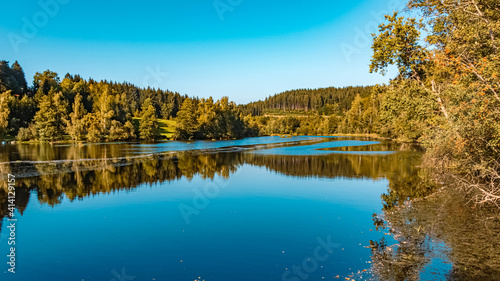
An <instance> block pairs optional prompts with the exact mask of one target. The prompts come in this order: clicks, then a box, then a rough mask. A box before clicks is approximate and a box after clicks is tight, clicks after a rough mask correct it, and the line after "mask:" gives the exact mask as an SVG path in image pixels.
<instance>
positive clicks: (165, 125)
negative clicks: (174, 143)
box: [133, 117, 177, 139]
mask: <svg viewBox="0 0 500 281" xmlns="http://www.w3.org/2000/svg"><path fill="white" fill-rule="evenodd" d="M133 120H134V125H135V126H136V127H137V128H139V122H140V121H141V118H138V117H134V118H133ZM175 124H177V122H176V121H173V120H166V119H158V126H159V127H160V135H161V136H162V137H164V138H167V139H172V138H173V136H174V130H175Z"/></svg>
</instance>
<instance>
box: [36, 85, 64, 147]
mask: <svg viewBox="0 0 500 281" xmlns="http://www.w3.org/2000/svg"><path fill="white" fill-rule="evenodd" d="M39 107H40V110H39V111H38V112H37V113H36V115H35V117H34V121H35V127H36V130H37V135H38V137H39V138H40V140H42V141H55V140H60V139H62V136H63V132H64V129H65V125H66V122H67V117H68V116H67V112H66V107H67V105H66V103H65V101H64V100H63V95H62V93H61V92H57V93H56V92H55V90H54V89H52V90H51V91H50V92H49V94H48V95H46V96H43V97H42V99H41V101H40V105H39Z"/></svg>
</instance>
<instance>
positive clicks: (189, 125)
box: [174, 98, 198, 140]
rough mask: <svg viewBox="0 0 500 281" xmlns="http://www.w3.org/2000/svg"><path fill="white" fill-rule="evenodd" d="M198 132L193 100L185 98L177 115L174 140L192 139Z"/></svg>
mask: <svg viewBox="0 0 500 281" xmlns="http://www.w3.org/2000/svg"><path fill="white" fill-rule="evenodd" d="M197 130H198V120H197V118H196V108H195V105H194V103H193V100H191V99H190V98H187V99H186V100H184V102H183V103H182V106H181V110H179V112H178V113H177V125H176V127H175V132H174V138H175V139H183V140H189V139H192V138H193V137H194V134H195V133H196V131H197Z"/></svg>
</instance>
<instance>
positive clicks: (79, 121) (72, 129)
mask: <svg viewBox="0 0 500 281" xmlns="http://www.w3.org/2000/svg"><path fill="white" fill-rule="evenodd" d="M86 114H87V110H86V109H85V107H84V106H83V102H82V96H81V95H80V94H77V95H76V97H75V102H74V103H73V112H71V113H70V115H69V117H70V119H69V120H68V122H67V125H68V126H67V129H66V130H67V132H68V134H69V135H70V136H71V139H73V140H74V141H81V140H83V139H84V136H85V122H84V117H85V115H86Z"/></svg>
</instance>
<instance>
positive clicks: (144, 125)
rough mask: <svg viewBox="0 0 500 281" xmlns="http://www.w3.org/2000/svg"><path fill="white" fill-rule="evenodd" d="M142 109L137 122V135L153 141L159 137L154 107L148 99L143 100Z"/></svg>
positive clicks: (142, 138)
mask: <svg viewBox="0 0 500 281" xmlns="http://www.w3.org/2000/svg"><path fill="white" fill-rule="evenodd" d="M142 111H143V113H142V116H141V120H140V122H139V135H140V137H141V140H146V141H153V140H156V139H158V138H160V129H159V126H158V117H157V116H156V109H155V108H154V106H153V105H152V103H151V101H150V100H149V99H148V100H146V101H145V102H144V105H143V109H142Z"/></svg>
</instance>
